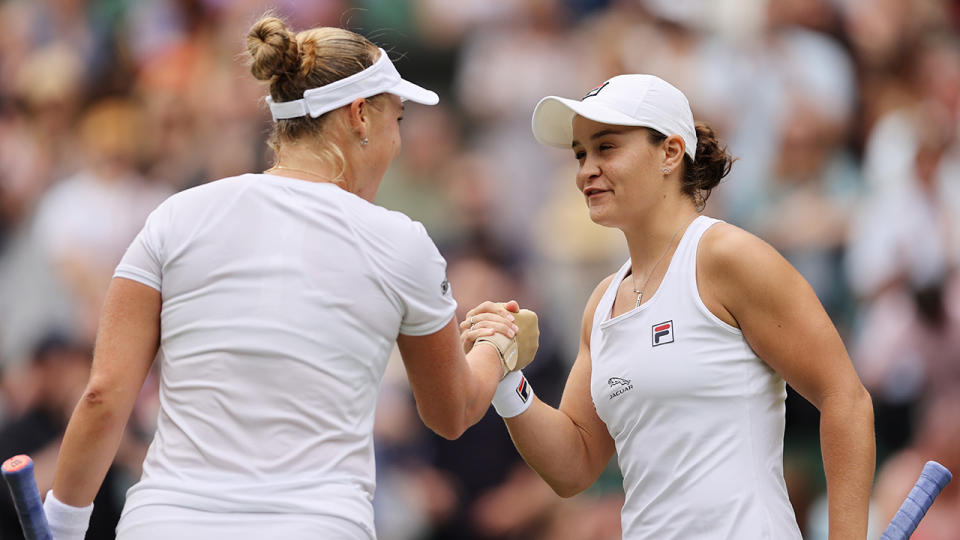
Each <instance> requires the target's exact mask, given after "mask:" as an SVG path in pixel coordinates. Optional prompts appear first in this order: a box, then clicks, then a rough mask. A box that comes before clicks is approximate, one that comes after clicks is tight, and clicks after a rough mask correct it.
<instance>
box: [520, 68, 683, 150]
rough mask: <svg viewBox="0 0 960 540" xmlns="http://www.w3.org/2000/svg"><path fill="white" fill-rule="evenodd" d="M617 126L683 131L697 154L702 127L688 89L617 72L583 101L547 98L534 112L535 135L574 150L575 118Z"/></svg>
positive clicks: (555, 144) (554, 144) (669, 133)
mask: <svg viewBox="0 0 960 540" xmlns="http://www.w3.org/2000/svg"><path fill="white" fill-rule="evenodd" d="M576 115H580V116H582V117H584V118H587V119H589V120H593V121H594V122H600V123H602V124H613V125H616V126H643V127H647V128H651V129H655V130H657V131H659V132H660V133H663V134H664V135H679V136H680V137H681V138H683V142H684V143H685V145H686V153H687V155H688V156H690V159H694V158H695V157H696V153H697V130H696V128H695V127H694V125H693V113H692V112H691V111H690V103H689V102H688V101H687V97H686V96H685V95H683V92H681V91H680V90H677V88H676V87H674V86H673V85H672V84H670V83H668V82H667V81H664V80H663V79H661V78H660V77H655V76H653V75H617V76H616V77H614V78H612V79H609V80H607V81H606V82H605V83H603V84H601V85H600V86H598V87H596V88H594V89H593V90H590V91H589V92H587V95H586V96H584V97H583V99H581V100H580V101H577V100H575V99H567V98H562V97H557V96H547V97H545V98H543V99H541V100H540V103H537V108H536V109H534V111H533V136H534V137H536V138H537V140H538V141H540V142H541V143H543V144H546V145H549V146H557V147H560V148H570V144H571V143H572V142H573V117H574V116H576Z"/></svg>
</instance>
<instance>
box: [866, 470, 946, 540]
mask: <svg viewBox="0 0 960 540" xmlns="http://www.w3.org/2000/svg"><path fill="white" fill-rule="evenodd" d="M952 479H953V475H952V474H950V471H949V470H947V468H946V467H944V466H943V465H941V464H939V463H937V462H936V461H928V462H927V464H926V465H924V466H923V472H921V473H920V478H918V479H917V483H916V484H914V485H913V489H911V490H910V494H909V495H907V498H906V500H904V501H903V504H901V505H900V509H899V510H897V513H896V515H894V516H893V519H892V520H890V525H888V526H887V530H885V531H883V536H881V537H880V540H908V539H909V538H910V535H911V534H913V531H915V530H916V529H917V525H919V524H920V520H921V519H923V516H924V515H925V514H926V513H927V510H929V509H930V505H932V504H933V500H934V499H936V498H937V495H939V494H940V492H941V491H943V488H944V487H946V485H947V484H949V483H950V480H952Z"/></svg>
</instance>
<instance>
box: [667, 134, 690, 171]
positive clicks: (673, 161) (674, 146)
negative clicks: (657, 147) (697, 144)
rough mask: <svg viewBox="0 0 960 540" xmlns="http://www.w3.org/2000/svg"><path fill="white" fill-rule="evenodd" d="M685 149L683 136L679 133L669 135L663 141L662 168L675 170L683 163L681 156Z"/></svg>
mask: <svg viewBox="0 0 960 540" xmlns="http://www.w3.org/2000/svg"><path fill="white" fill-rule="evenodd" d="M685 151H686V147H685V146H684V142H683V138H682V137H680V136H679V135H670V136H669V137H667V138H666V139H665V140H664V141H663V153H664V159H663V168H664V169H670V170H671V171H675V170H677V169H678V168H680V165H681V164H682V163H683V156H684V153H685Z"/></svg>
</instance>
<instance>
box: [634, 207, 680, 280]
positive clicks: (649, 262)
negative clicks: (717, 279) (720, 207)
mask: <svg viewBox="0 0 960 540" xmlns="http://www.w3.org/2000/svg"><path fill="white" fill-rule="evenodd" d="M698 215H699V213H698V212H697V211H696V209H695V208H694V206H693V204H689V205H681V206H679V207H675V208H674V209H672V210H671V211H670V212H659V213H658V215H651V216H649V217H648V218H646V219H644V220H643V221H642V222H640V223H637V224H636V225H635V226H633V227H630V228H623V229H621V230H622V231H623V235H624V238H625V239H626V241H627V249H628V250H629V252H630V259H631V261H632V263H633V270H634V271H635V272H640V273H645V272H649V271H650V268H651V267H653V266H654V265H656V264H657V262H659V261H660V259H661V258H665V259H666V258H669V256H670V254H669V252H670V251H672V250H673V249H675V248H676V246H677V244H679V240H680V238H681V237H682V236H683V231H684V230H686V228H687V227H688V226H689V225H690V223H692V222H693V220H694V219H695V218H696V217H697V216H698Z"/></svg>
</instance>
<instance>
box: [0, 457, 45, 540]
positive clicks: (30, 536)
mask: <svg viewBox="0 0 960 540" xmlns="http://www.w3.org/2000/svg"><path fill="white" fill-rule="evenodd" d="M0 469H2V471H3V479H4V480H6V481H7V487H9V488H10V494H11V495H12V496H13V504H14V506H15V507H16V510H17V517H19V518H20V526H21V527H22V528H23V535H24V538H26V540H53V535H52V534H51V533H50V526H49V525H48V524H47V516H46V515H45V514H44V513H43V502H42V501H41V500H40V492H39V491H37V482H36V480H35V479H34V478H33V460H32V459H30V457H29V456H26V455H23V454H21V455H18V456H14V457H12V458H10V459H8V460H6V461H4V462H3V466H2V467H0Z"/></svg>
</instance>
